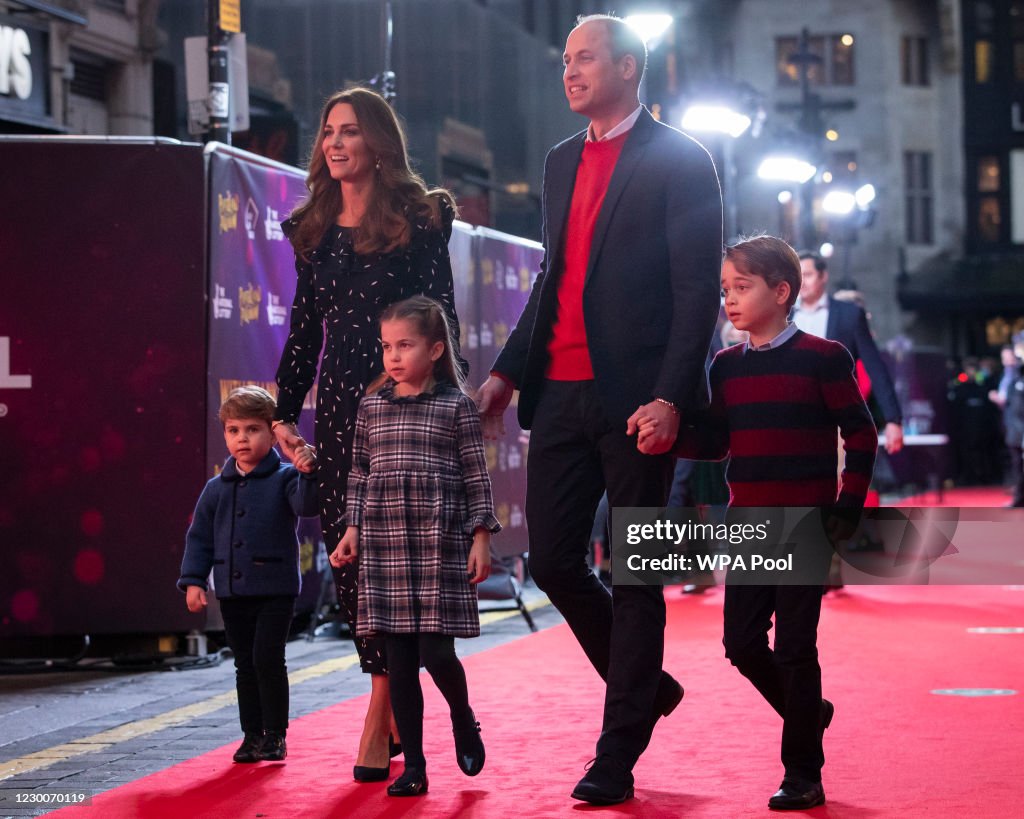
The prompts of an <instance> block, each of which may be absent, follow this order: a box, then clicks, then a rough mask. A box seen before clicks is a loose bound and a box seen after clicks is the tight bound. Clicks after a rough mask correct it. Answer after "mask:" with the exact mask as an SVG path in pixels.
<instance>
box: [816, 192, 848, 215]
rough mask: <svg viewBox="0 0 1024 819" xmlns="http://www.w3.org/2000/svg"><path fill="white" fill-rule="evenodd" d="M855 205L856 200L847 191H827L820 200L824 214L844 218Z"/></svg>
mask: <svg viewBox="0 0 1024 819" xmlns="http://www.w3.org/2000/svg"><path fill="white" fill-rule="evenodd" d="M856 205H857V200H856V198H854V195H853V194H852V193H850V192H849V191H829V192H828V193H826V194H825V198H824V199H822V200H821V207H822V209H823V210H824V211H825V212H826V213H832V214H835V215H836V216H846V215H847V214H848V213H851V212H852V211H853V209H854V207H856Z"/></svg>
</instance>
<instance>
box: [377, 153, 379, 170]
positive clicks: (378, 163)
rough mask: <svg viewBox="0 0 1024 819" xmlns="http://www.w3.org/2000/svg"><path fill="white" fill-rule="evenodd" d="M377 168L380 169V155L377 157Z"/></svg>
mask: <svg viewBox="0 0 1024 819" xmlns="http://www.w3.org/2000/svg"><path fill="white" fill-rule="evenodd" d="M377 170H378V171H379V170H380V157H379V156H378V157H377Z"/></svg>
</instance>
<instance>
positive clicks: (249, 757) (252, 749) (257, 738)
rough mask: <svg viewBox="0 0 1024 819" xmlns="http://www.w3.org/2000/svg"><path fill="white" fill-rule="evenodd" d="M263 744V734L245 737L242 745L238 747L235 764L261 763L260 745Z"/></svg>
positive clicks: (252, 734)
mask: <svg viewBox="0 0 1024 819" xmlns="http://www.w3.org/2000/svg"><path fill="white" fill-rule="evenodd" d="M262 742H263V734H255V733H250V734H246V735H245V739H243V740H242V744H241V745H239V746H238V750H237V751H235V755H234V756H233V757H232V759H234V760H235V762H259V761H260V759H261V757H260V744H261V743H262Z"/></svg>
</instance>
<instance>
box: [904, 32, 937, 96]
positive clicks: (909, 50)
mask: <svg viewBox="0 0 1024 819" xmlns="http://www.w3.org/2000/svg"><path fill="white" fill-rule="evenodd" d="M900 74H901V76H902V78H903V84H904V85H922V86H923V85H930V84H931V81H930V78H929V73H928V38H927V37H904V38H903V40H902V43H901V46H900Z"/></svg>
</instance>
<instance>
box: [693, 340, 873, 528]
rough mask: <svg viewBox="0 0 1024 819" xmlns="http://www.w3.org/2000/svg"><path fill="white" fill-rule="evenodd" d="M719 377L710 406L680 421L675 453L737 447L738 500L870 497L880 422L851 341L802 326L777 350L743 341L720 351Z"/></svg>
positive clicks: (719, 455) (733, 451)
mask: <svg viewBox="0 0 1024 819" xmlns="http://www.w3.org/2000/svg"><path fill="white" fill-rule="evenodd" d="M710 377H711V396H712V398H711V407H710V408H709V409H708V411H707V413H706V414H704V415H702V416H700V418H698V419H697V420H696V422H695V423H694V424H693V425H685V426H682V427H681V428H680V431H679V437H678V438H677V439H676V446H675V450H674V454H675V455H677V456H679V457H681V458H692V459H695V460H704V461H720V460H722V459H723V458H725V457H726V456H727V455H728V456H730V460H729V466H728V469H727V471H726V480H727V481H728V484H729V493H730V505H732V506H832V505H837V506H840V507H846V508H860V507H863V505H864V498H865V496H866V494H867V490H868V484H869V483H870V482H871V473H872V470H873V469H874V464H875V452H876V450H877V448H878V432H877V430H876V428H875V424H874V422H873V421H872V420H871V415H870V413H869V412H868V408H867V406H866V405H865V403H864V399H863V398H862V397H861V394H860V390H859V389H858V388H857V379H856V376H855V375H854V365H853V358H852V357H851V356H850V353H849V352H847V350H846V348H845V347H843V345H841V344H839V343H837V342H835V341H829V340H828V339H824V338H818V337H817V336H812V335H808V334H807V333H804V332H802V331H797V332H796V333H795V334H794V335H793V337H792V338H790V339H789V340H788V341H786V342H785V343H784V344H781V345H780V346H779V347H776V348H774V349H771V350H749V351H748V350H747V349H746V345H745V344H737V345H736V346H734V347H729V348H727V349H725V350H722V351H721V352H720V353H719V354H718V355H717V356H715V360H714V361H713V362H712V364H711V376H710ZM837 432H838V433H840V434H842V437H843V444H844V447H845V449H846V466H845V468H844V469H843V474H842V490H841V491H839V486H838V480H837V477H836V473H837V470H838V451H839V441H838V439H837ZM837 493H838V498H837Z"/></svg>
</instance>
